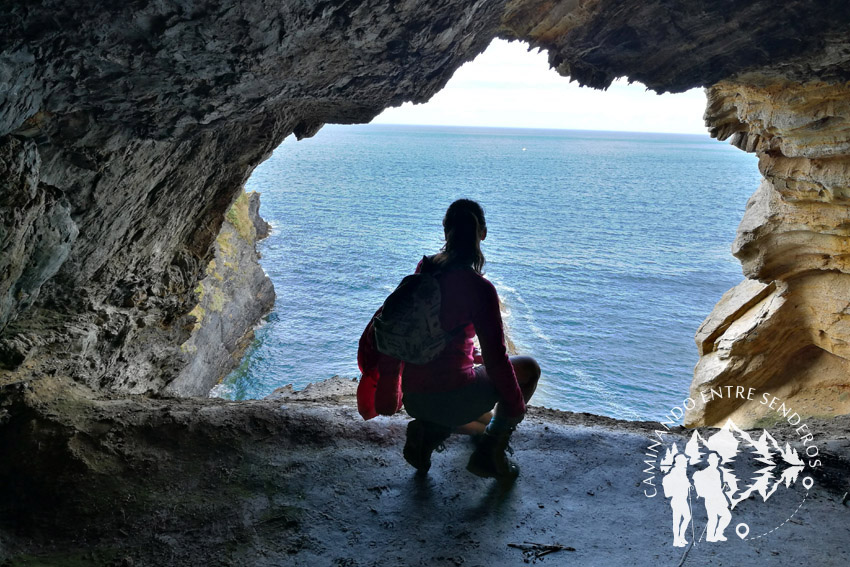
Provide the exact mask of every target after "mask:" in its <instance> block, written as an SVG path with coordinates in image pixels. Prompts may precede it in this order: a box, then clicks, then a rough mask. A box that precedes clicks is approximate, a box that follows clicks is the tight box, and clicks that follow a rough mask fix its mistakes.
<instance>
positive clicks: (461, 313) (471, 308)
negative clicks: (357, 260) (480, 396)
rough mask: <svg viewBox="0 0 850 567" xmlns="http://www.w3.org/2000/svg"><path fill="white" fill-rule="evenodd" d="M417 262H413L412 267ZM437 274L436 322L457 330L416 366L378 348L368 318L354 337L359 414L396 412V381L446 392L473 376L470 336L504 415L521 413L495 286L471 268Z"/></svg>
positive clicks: (409, 388) (418, 389)
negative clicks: (475, 341)
mask: <svg viewBox="0 0 850 567" xmlns="http://www.w3.org/2000/svg"><path fill="white" fill-rule="evenodd" d="M420 267H421V266H417V268H416V271H417V272H418V271H419V268H420ZM437 278H438V280H439V282H440V294H441V296H442V303H441V306H440V322H441V324H442V326H443V329H444V330H446V331H451V330H454V329H458V328H460V327H463V328H464V330H463V332H460V333H458V334H456V335H455V336H454V337H453V338H452V339H451V340H450V341H449V343H448V344H447V345H446V348H445V350H443V352H442V353H440V355H439V356H438V357H437V358H435V359H434V360H432V361H431V362H429V363H427V364H422V365H418V364H411V363H404V362H401V361H399V360H396V359H394V358H391V357H388V356H386V355H383V354H381V353H379V352H378V351H377V349H376V348H375V342H374V336H375V335H374V330H373V328H372V323H371V321H370V323H369V325H368V326H367V327H366V330H365V331H363V335H362V336H361V337H360V347H359V349H358V351H357V362H358V365H359V366H360V371H361V372H362V373H363V376H362V378H361V379H360V384H359V386H358V388H357V405H358V409H359V411H360V414H361V415H362V416H363V418H364V419H371V418H372V417H375V415H377V414H382V415H392V414H394V413H396V412H397V411H398V410H399V409H401V390H402V388H401V387H400V386H401V385H402V384H403V389H404V391H405V392H447V391H451V390H455V389H457V388H461V387H463V386H465V385H467V384H469V383H471V382H472V381H473V380H474V379H475V374H474V367H473V355H472V353H473V342H472V338H473V337H474V336H475V335H478V341H479V343H480V344H481V353H482V355H483V358H484V365H485V367H486V368H487V374H488V376H489V377H490V380H492V382H493V385H494V386H495V387H496V390H497V391H498V393H499V397H500V398H501V400H502V402H503V403H505V404H506V408H505V409H507V410H508V416H509V417H520V416H522V415H523V414H524V413H525V402H524V401H523V399H522V392H521V391H520V389H519V385H518V384H517V381H516V376H515V375H514V369H513V366H512V365H511V363H510V360H509V358H508V355H507V349H506V347H505V335H504V330H503V327H502V315H501V311H500V309H499V296H498V294H497V293H496V288H495V287H494V286H493V284H492V283H490V282H489V281H488V280H487V279H485V278H484V277H483V276H481V275H480V274H478V273H476V272H475V271H474V270H471V269H458V270H451V271H447V272H444V273H442V274H440V275H438V276H437ZM379 311H380V310H379ZM376 314H377V313H376ZM400 377H402V380H401V384H400V380H399V378H400Z"/></svg>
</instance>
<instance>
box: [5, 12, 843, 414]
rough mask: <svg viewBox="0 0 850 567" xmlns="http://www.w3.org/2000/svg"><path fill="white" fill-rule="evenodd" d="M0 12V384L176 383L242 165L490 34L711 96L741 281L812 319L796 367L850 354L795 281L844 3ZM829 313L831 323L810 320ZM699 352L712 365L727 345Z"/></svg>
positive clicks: (836, 74)
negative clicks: (732, 154) (735, 205)
mask: <svg viewBox="0 0 850 567" xmlns="http://www.w3.org/2000/svg"><path fill="white" fill-rule="evenodd" d="M0 9H2V12H3V14H2V15H3V16H4V17H2V18H0V189H2V194H0V217H2V220H3V228H2V232H0V250H2V252H3V254H2V258H0V386H1V385H2V384H10V383H16V382H22V381H29V380H32V379H34V378H35V379H41V378H45V377H51V376H56V375H63V376H70V377H72V378H73V379H74V380H76V381H77V382H80V383H83V384H86V385H88V386H91V387H92V388H94V389H95V390H99V391H106V392H113V393H119V394H125V393H156V392H162V391H164V390H165V389H166V388H167V386H168V384H169V383H172V382H174V381H175V379H177V380H178V382H177V383H182V382H183V377H185V376H188V375H189V374H192V373H193V372H194V371H192V370H187V367H189V368H195V366H193V365H202V364H205V363H201V362H198V361H197V360H193V355H192V353H191V352H190V351H191V348H188V347H184V348H182V349H181V346H182V345H186V344H187V341H190V340H191V336H192V332H193V329H194V328H195V324H196V317H194V316H193V315H192V314H191V313H192V311H193V310H196V309H197V308H196V305H197V302H198V294H197V293H196V292H195V290H196V289H197V288H198V283H199V281H200V280H201V279H203V278H204V277H205V275H206V271H207V267H208V265H209V264H210V261H211V260H212V259H213V257H214V254H215V242H216V239H217V238H218V236H219V234H220V231H221V227H222V224H223V222H224V218H225V214H226V212H227V210H228V209H229V208H230V206H231V205H232V204H233V202H234V201H235V199H236V198H237V196H238V195H239V193H240V191H241V188H242V187H243V186H244V183H245V181H246V179H247V178H248V177H249V175H250V174H251V171H252V170H253V169H254V167H256V165H257V164H259V163H260V162H261V161H262V160H263V159H265V158H266V157H267V156H268V155H270V152H271V151H272V150H273V149H274V148H275V147H276V146H277V145H279V143H280V142H281V141H282V140H283V139H284V138H285V137H286V136H287V135H289V134H291V133H294V134H295V135H296V136H298V137H304V136H310V135H312V134H314V133H315V132H316V131H317V130H318V129H319V128H320V127H321V125H322V124H323V123H327V122H336V123H354V122H367V121H369V120H371V119H372V118H373V117H374V116H375V115H377V114H378V113H379V112H380V111H381V110H383V109H384V108H386V107H388V106H394V105H399V104H401V103H402V102H404V101H414V102H424V101H426V100H428V99H429V98H430V97H431V96H432V95H433V94H434V93H436V92H437V91H439V90H440V89H441V88H442V87H443V86H444V85H445V84H446V82H447V81H448V79H449V78H450V77H451V75H452V73H453V72H454V71H455V70H456V69H457V68H458V67H459V66H460V65H461V64H463V63H464V62H466V61H468V60H470V59H472V58H474V57H475V56H476V55H477V54H478V53H480V52H481V51H483V50H484V49H485V48H486V46H487V45H488V44H489V42H490V41H491V40H492V39H493V38H494V37H504V38H508V39H522V40H526V41H528V42H529V43H530V44H531V45H532V46H534V47H540V48H543V49H546V50H547V51H548V52H549V59H550V62H551V64H552V65H553V67H554V68H555V69H556V71H557V72H559V73H561V74H562V75H568V76H569V77H570V79H571V80H576V81H578V82H579V83H581V84H585V85H589V86H592V87H595V88H605V87H606V86H608V85H609V84H610V83H611V81H612V80H613V79H614V78H616V77H620V76H624V77H628V78H630V79H633V80H640V81H642V82H644V83H645V84H646V85H648V86H649V87H650V88H652V89H654V90H656V91H658V92H663V91H683V90H685V89H688V88H691V87H696V86H706V87H709V86H712V85H716V86H713V87H712V88H711V97H710V103H709V110H708V114H707V120H708V123H709V124H710V126H711V127H712V128H713V131H714V132H715V134H716V135H717V136H718V137H720V138H725V137H729V136H733V135H734V136H735V140H736V143H737V144H738V145H739V146H741V147H742V148H745V149H747V150H749V151H757V152H759V153H760V155H762V170H763V172H764V174H765V183H766V185H765V187H763V189H762V190H761V191H760V192H759V193H758V194H757V197H756V202H755V204H754V205H753V206H752V207H751V212H750V213H748V217H747V219H746V220H745V223H744V225H743V226H744V227H745V228H743V229H742V231H743V232H742V235H743V236H742V237H741V239H740V244H739V246H738V254H739V255H740V256H741V257H742V259H743V261H744V264H745V270H746V271H747V274H748V276H749V277H751V278H757V279H759V280H762V281H764V282H766V283H767V282H772V281H774V280H777V281H779V282H780V283H777V284H775V287H774V288H773V289H774V291H775V292H776V293H778V294H785V295H782V297H783V298H785V299H786V300H787V301H786V303H785V304H784V305H797V304H799V305H806V306H807V307H805V309H814V310H816V311H818V313H817V314H814V315H810V316H808V319H806V320H805V322H802V321H803V318H802V316H801V315H800V316H794V317H791V315H788V317H790V319H783V320H786V321H792V320H793V321H797V322H798V323H799V325H800V326H801V327H802V328H803V329H807V330H806V331H803V332H802V334H803V335H806V333H808V335H807V336H816V338H817V337H820V331H823V333H824V334H823V338H818V340H816V341H815V340H814V339H812V343H811V345H810V346H809V347H805V346H801V349H803V350H800V352H803V351H805V353H808V354H812V355H813V356H809V357H805V360H812V361H814V360H827V358H828V360H829V365H830V368H838V366H840V364H838V363H839V362H840V361H839V360H837V359H834V358H830V357H839V358H840V357H841V356H842V354H841V353H842V352H843V350H842V349H843V346H842V345H843V341H844V335H843V334H842V333H843V331H842V330H841V329H840V327H841V325H840V324H839V323H840V321H839V320H840V317H839V314H840V310H839V311H836V309H837V306H827V305H825V304H820V303H817V302H816V300H815V299H814V297H815V295H816V294H814V293H812V292H809V291H803V290H804V289H809V290H811V289H813V286H814V285H815V283H814V282H815V280H813V279H811V278H813V277H815V276H813V275H811V274H810V275H809V276H805V275H804V274H803V270H804V268H805V269H809V268H811V267H813V266H815V268H814V269H815V270H816V271H818V272H826V271H827V270H830V271H832V272H835V274H837V276H839V277H840V276H842V275H843V274H844V271H843V267H841V265H842V262H843V261H844V257H845V256H843V255H842V253H840V252H839V249H840V247H841V246H843V242H844V241H843V240H842V239H843V238H844V236H843V233H842V232H841V231H842V230H843V228H842V226H843V225H842V224H841V222H840V220H839V219H840V217H841V215H842V212H843V210H844V209H843V207H844V203H843V202H842V199H843V194H844V193H845V188H846V181H845V178H844V177H843V173H842V172H843V171H844V170H845V167H846V166H844V165H843V164H844V162H845V161H846V160H847V158H846V155H845V154H846V152H845V150H846V144H845V142H844V141H843V140H844V139H845V138H844V131H843V124H844V122H845V120H846V118H847V112H846V110H847V107H846V104H847V100H848V95H847V89H846V88H845V86H846V81H848V80H850V32H848V31H847V30H848V29H850V5H848V4H847V3H846V2H844V1H843V0H815V1H810V0H807V1H804V0H788V1H786V2H783V3H782V4H781V6H778V5H777V4H776V2H773V1H768V0H753V1H750V2H739V1H737V0H671V1H664V2H660V1H648V2H647V1H644V0H640V1H639V0H560V1H554V2H553V1H550V0H545V1H544V0H460V1H457V0H452V1H449V0H430V1H417V2H412V1H402V2H390V3H387V2H377V1H374V0H361V1H356V0H296V1H292V2H284V3H281V2H268V1H267V0H246V1H243V2H232V1H228V0H197V1H193V2H185V1H178V2H173V3H137V2H120V3H119V2H98V3H92V2H84V1H82V0H67V1H65V2H62V3H61V5H59V4H57V3H55V2H51V1H47V0H35V1H32V0H26V1H25V0H11V1H9V2H6V3H4V4H3V7H2V8H0ZM565 104H569V101H565ZM818 187H822V188H823V191H824V195H823V196H820V194H819V191H820V190H821V189H819V188H818ZM777 195H778V196H777ZM815 195H817V196H815ZM707 198H710V196H707ZM760 211H761V212H760ZM759 215H761V217H765V218H767V217H771V218H773V219H779V217H781V218H782V219H783V220H781V221H780V220H771V221H769V222H768V221H767V220H765V221H762V220H759V219H760V218H761V217H760V216H759ZM746 227H750V228H746ZM800 227H804V228H800ZM822 249H828V250H829V252H827V253H822V252H821V250H822ZM824 255H826V256H828V258H825V257H824ZM818 262H821V264H822V266H821V267H816V266H817V265H818ZM796 278H800V279H796ZM818 281H821V280H818ZM822 281H823V282H824V285H826V280H822ZM837 281H838V279H837V278H836V282H837ZM841 281H842V282H843V280H841ZM806 282H807V283H806ZM836 282H833V283H832V284H830V285H838V284H837V283H836ZM831 289H832V288H831ZM783 290H791V291H783ZM793 290H798V291H793ZM771 293H773V292H771ZM804 297H805V301H804V299H803V298H804ZM838 297H840V294H837V295H836V298H838ZM793 298H799V301H798V300H797V299H793ZM748 301H749V300H748ZM836 301H837V299H836ZM733 303H734V302H733ZM744 303H747V301H744ZM777 309H778V310H779V311H782V312H783V313H784V312H785V311H787V310H789V309H791V307H785V308H780V307H777ZM802 309H803V307H800V308H799V309H796V311H797V312H800V311H801V310H802ZM828 310H831V311H828ZM196 313H197V311H196ZM736 313H737V311H736ZM830 314H831V315H830ZM783 317H786V315H783ZM819 317H825V318H826V319H825V323H824V324H823V325H821V324H820V323H817V324H815V323H813V322H812V321H815V320H818V318H819ZM827 319H828V320H832V319H835V320H836V321H837V322H836V323H835V324H832V325H831V326H828V328H823V329H822V328H820V327H822V326H827V325H826V323H828V322H829V321H827ZM775 320H776V321H780V319H775ZM731 323H732V321H731V320H726V319H724V321H723V322H722V324H720V325H719V327H718V328H717V329H714V330H713V331H711V332H709V333H708V335H711V336H715V335H718V332H719V331H718V329H720V328H723V329H726V330H727V331H728V329H731V328H733V327H734V325H732V324H731ZM816 327H817V328H816ZM815 331H817V332H815ZM766 333H772V335H770V336H766ZM787 333H788V329H787V328H786V324H785V323H783V324H779V323H778V322H777V323H776V326H775V328H769V327H763V328H761V329H760V331H759V333H758V336H759V340H762V341H766V343H770V344H773V345H776V344H779V343H781V342H783V340H784V337H785V335H786V334H787ZM812 333H814V335H813V334H812ZM796 336H797V335H796V334H795V337H796ZM801 336H802V335H801ZM771 337H772V338H771ZM715 338H716V337H715ZM751 338H752V337H751ZM197 340H198V339H195V341H196V342H197ZM795 340H796V341H798V343H799V344H800V345H804V344H805V343H806V340H803V339H795ZM727 342H728V341H727ZM732 342H734V341H732ZM720 343H723V341H719V342H718V343H717V344H720ZM190 344H191V343H190ZM723 344H726V343H723ZM795 344H797V343H795ZM741 348H743V347H736V349H737V350H735V353H736V354H734V356H732V355H730V356H731V357H732V358H735V357H737V358H735V361H736V362H735V364H734V365H732V366H735V367H736V368H737V367H740V366H741V365H742V364H743V365H744V366H747V365H752V364H755V362H754V361H755V360H756V359H757V357H758V352H756V351H751V352H750V353H749V354H740V355H739V354H737V353H742V352H744V351H742V350H740V349H741ZM765 348H767V347H765ZM777 348H779V349H780V350H782V348H784V347H782V348H780V347H777ZM814 348H818V349H821V351H822V352H823V353H827V354H820V353H819V351H814V350H812V349H814ZM805 349H808V350H805ZM703 350H704V351H705V352H708V351H709V350H710V351H711V353H713V354H714V358H716V359H718V360H721V359H720V354H721V349H720V348H719V347H717V348H714V347H712V348H708V346H706V347H705V348H704V349H703ZM733 350H734V349H733ZM798 350H799V349H798ZM199 352H200V351H199ZM783 352H784V351H783ZM814 354H817V356H814ZM827 355H828V356H827ZM708 356H709V358H711V354H709V355H708ZM196 358H197V357H195V359H196ZM709 358H707V359H706V360H709ZM727 358H730V357H727ZM798 358H799V357H797V358H794V360H795V361H796V360H797V359H798ZM772 360H775V362H772V363H770V364H766V365H765V366H770V365H773V366H775V367H778V368H783V369H785V370H783V371H786V370H787V371H789V372H790V370H788V368H790V367H788V364H790V362H789V361H790V360H791V358H781V357H780V358H775V359H772ZM712 364H715V366H716V365H722V364H723V363H722V361H721V362H716V363H712ZM806 364H807V365H808V366H806V368H811V369H814V368H820V366H818V365H820V364H821V363H820V362H818V363H815V362H811V363H806ZM824 364H826V362H824ZM701 365H703V366H706V367H707V366H710V364H709V362H706V363H701ZM212 366H215V367H217V364H213V365H212ZM730 368H731V366H730ZM723 372H725V374H723V375H722V377H717V378H712V377H708V374H706V372H704V371H703V370H700V369H698V371H697V380H698V382H699V381H702V382H707V381H711V380H732V381H735V380H739V379H740V380H751V379H752V380H756V379H757V380H761V379H762V378H759V377H758V376H762V377H764V376H767V375H768V374H770V372H768V371H767V370H765V371H764V372H763V373H762V374H752V373H750V374H748V373H746V372H745V373H743V374H742V373H740V372H738V371H737V370H731V369H730V370H726V371H723ZM795 372H796V371H795ZM836 372H837V371H836ZM718 376H720V375H718ZM178 377H180V378H178ZM706 377H708V378H706ZM765 379H767V378H765ZM770 379H771V380H772V379H773V378H770ZM172 390H173V391H178V390H179V388H177V386H176V385H175V386H174V387H173V388H172ZM830 395H831V394H830ZM701 416H702V417H701ZM691 418H692V419H693V420H696V421H699V420H701V419H703V418H704V412H703V414H699V413H694V414H692V415H691Z"/></svg>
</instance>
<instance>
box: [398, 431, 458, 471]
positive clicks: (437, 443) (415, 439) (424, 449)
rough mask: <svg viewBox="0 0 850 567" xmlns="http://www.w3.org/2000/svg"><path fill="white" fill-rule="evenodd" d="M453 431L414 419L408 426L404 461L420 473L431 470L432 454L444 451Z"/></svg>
mask: <svg viewBox="0 0 850 567" xmlns="http://www.w3.org/2000/svg"><path fill="white" fill-rule="evenodd" d="M450 434H451V429H450V428H448V427H444V426H442V425H437V424H436V423H431V422H430V421H420V420H418V419H414V420H413V421H411V422H410V423H408V424H407V441H405V443H404V460H405V461H407V462H408V463H410V464H411V465H412V466H413V468H415V469H416V470H417V471H419V472H420V473H426V472H428V469H430V468H431V453H432V452H433V451H435V450H436V451H437V452H438V453H439V452H441V451H442V450H443V448H444V447H443V441H445V440H446V439H448V438H449V435H450Z"/></svg>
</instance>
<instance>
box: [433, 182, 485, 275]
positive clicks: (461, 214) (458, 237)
mask: <svg viewBox="0 0 850 567" xmlns="http://www.w3.org/2000/svg"><path fill="white" fill-rule="evenodd" d="M486 228H487V225H486V223H485V221H484V210H483V209H482V208H481V205H479V204H478V203H476V202H475V201H471V200H469V199H458V200H457V201H455V202H454V203H452V204H451V205H450V206H449V208H448V210H447V211H446V216H445V217H444V218H443V229H444V231H445V235H446V244H445V246H443V251H442V254H440V256H442V257H441V258H440V259H439V260H440V263H442V264H445V265H449V264H454V265H466V266H472V269H474V270H475V271H476V272H478V273H479V274H480V273H482V270H483V268H484V254H482V253H481V246H480V242H481V238H482V237H483V235H484V231H485V230H486Z"/></svg>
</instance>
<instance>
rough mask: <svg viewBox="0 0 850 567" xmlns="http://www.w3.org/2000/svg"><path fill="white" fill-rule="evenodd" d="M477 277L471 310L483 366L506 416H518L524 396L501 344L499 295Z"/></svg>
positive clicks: (503, 342) (521, 411)
mask: <svg viewBox="0 0 850 567" xmlns="http://www.w3.org/2000/svg"><path fill="white" fill-rule="evenodd" d="M481 281H482V282H483V285H482V286H481V293H480V295H479V297H480V299H481V303H480V305H479V306H478V309H477V310H476V312H475V313H473V314H472V324H473V325H474V326H475V334H476V335H478V342H479V343H480V344H481V355H482V357H483V358H484V366H485V367H486V368H487V375H488V376H490V379H491V380H492V381H493V385H494V386H495V387H496V391H497V392H499V397H500V398H501V399H502V402H503V403H504V404H505V409H506V410H507V414H508V417H514V418H517V417H522V416H523V414H525V400H523V398H522V391H521V390H520V389H519V384H518V383H517V380H516V375H515V374H514V367H513V365H512V364H511V361H510V359H509V358H508V351H507V348H506V347H505V331H504V328H503V327H502V313H501V311H500V310H499V295H498V294H497V293H496V288H495V287H494V286H493V284H492V283H490V282H489V281H487V280H484V279H482V280H481Z"/></svg>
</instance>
